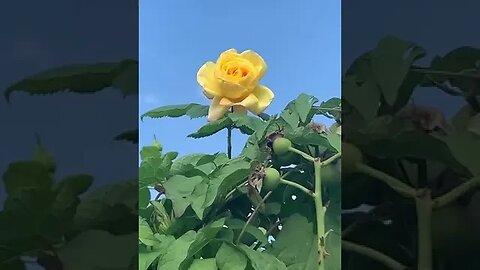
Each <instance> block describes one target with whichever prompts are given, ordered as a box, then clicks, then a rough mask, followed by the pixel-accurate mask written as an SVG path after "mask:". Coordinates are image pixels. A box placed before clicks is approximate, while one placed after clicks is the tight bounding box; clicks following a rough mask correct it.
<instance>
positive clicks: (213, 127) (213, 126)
mask: <svg viewBox="0 0 480 270" xmlns="http://www.w3.org/2000/svg"><path fill="white" fill-rule="evenodd" d="M232 123H233V122H232V119H230V118H229V117H224V118H221V119H219V120H216V121H213V122H209V123H208V124H206V125H204V126H203V127H201V128H200V129H199V130H197V132H194V133H192V134H189V135H188V137H190V138H194V139H198V138H203V137H208V136H211V135H213V134H215V133H217V132H219V131H220V130H222V129H225V128H228V127H229V126H231V125H232Z"/></svg>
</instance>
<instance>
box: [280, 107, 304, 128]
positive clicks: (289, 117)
mask: <svg viewBox="0 0 480 270" xmlns="http://www.w3.org/2000/svg"><path fill="white" fill-rule="evenodd" d="M280 117H281V118H282V119H283V120H285V122H287V123H288V125H289V126H290V127H292V128H296V127H298V124H299V123H300V116H299V115H298V113H297V112H294V111H291V110H290V109H288V108H287V109H285V110H284V111H282V113H281V114H280Z"/></svg>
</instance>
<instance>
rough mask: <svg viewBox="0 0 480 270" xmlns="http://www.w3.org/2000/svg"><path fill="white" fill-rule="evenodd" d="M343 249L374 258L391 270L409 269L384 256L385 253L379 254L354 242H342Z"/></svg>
mask: <svg viewBox="0 0 480 270" xmlns="http://www.w3.org/2000/svg"><path fill="white" fill-rule="evenodd" d="M342 249H345V250H349V251H353V252H356V253H358V254H361V255H364V256H366V257H369V258H372V259H374V260H376V261H378V262H380V263H382V264H383V265H385V266H387V267H388V268H390V269H394V270H406V269H408V267H407V266H405V265H403V264H401V263H399V262H397V261H396V260H394V259H392V258H390V257H388V256H387V255H385V254H383V253H381V252H379V251H377V250H375V249H372V248H369V247H366V246H362V245H359V244H355V243H352V242H350V241H347V240H342Z"/></svg>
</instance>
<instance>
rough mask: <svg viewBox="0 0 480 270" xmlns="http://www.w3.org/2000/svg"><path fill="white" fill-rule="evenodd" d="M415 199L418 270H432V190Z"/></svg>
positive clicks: (426, 190) (425, 190)
mask: <svg viewBox="0 0 480 270" xmlns="http://www.w3.org/2000/svg"><path fill="white" fill-rule="evenodd" d="M423 191H424V194H423V195H421V196H418V197H416V198H415V206H416V209H417V234H418V244H417V245H418V252H417V253H418V258H417V260H418V267H417V270H432V197H431V195H430V190H428V189H424V190H423Z"/></svg>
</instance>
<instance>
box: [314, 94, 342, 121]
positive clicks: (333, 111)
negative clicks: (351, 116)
mask: <svg viewBox="0 0 480 270" xmlns="http://www.w3.org/2000/svg"><path fill="white" fill-rule="evenodd" d="M315 109H316V111H317V114H322V115H324V116H326V117H329V118H332V117H333V118H335V119H337V120H338V119H340V117H341V115H342V108H341V99H339V98H331V99H329V100H327V101H322V103H320V105H319V106H318V107H316V108H315Z"/></svg>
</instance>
